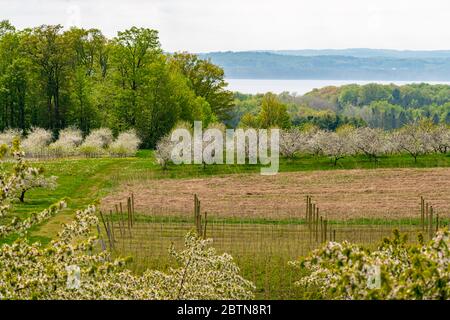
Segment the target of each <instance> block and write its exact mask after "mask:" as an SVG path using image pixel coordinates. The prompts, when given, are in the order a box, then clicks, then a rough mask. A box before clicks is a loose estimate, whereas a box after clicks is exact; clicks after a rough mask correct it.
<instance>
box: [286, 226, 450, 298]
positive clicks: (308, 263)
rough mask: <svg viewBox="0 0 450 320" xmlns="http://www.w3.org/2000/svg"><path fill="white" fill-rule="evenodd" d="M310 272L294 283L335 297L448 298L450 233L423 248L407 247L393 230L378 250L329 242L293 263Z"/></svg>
mask: <svg viewBox="0 0 450 320" xmlns="http://www.w3.org/2000/svg"><path fill="white" fill-rule="evenodd" d="M291 265H293V266H294V267H296V268H299V269H301V270H302V271H307V272H308V273H309V274H308V275H307V276H304V277H302V278H301V279H300V280H299V281H297V282H296V285H298V286H302V287H313V288H315V289H318V290H319V291H320V293H321V295H322V298H328V299H329V298H332V299H449V298H450V233H449V232H448V231H447V230H441V231H438V232H437V234H436V236H435V237H434V238H433V239H432V240H431V241H430V242H429V243H426V244H424V243H423V238H422V237H421V236H419V244H418V245H408V244H407V243H406V237H405V236H401V235H400V233H399V232H398V231H394V237H393V238H392V239H385V240H384V241H383V242H382V243H381V244H380V245H379V247H378V248H377V249H375V250H369V249H367V248H364V247H361V246H359V245H356V244H352V243H349V242H346V241H344V242H342V243H337V242H329V243H327V244H326V245H324V246H323V247H322V248H320V249H317V250H315V251H313V252H312V253H311V254H310V255H309V256H308V257H307V258H305V259H304V260H302V261H295V262H291Z"/></svg>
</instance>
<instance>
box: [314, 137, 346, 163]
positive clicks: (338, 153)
mask: <svg viewBox="0 0 450 320" xmlns="http://www.w3.org/2000/svg"><path fill="white" fill-rule="evenodd" d="M316 139H317V142H316V143H317V144H318V145H319V146H320V150H322V153H323V154H324V155H326V156H328V157H329V158H330V159H331V161H332V162H333V164H334V166H336V165H337V162H338V160H340V159H342V158H344V157H346V156H348V155H351V154H352V151H353V150H352V147H351V144H350V141H349V137H348V135H347V134H345V133H342V134H341V133H337V132H325V133H322V134H320V135H316Z"/></svg>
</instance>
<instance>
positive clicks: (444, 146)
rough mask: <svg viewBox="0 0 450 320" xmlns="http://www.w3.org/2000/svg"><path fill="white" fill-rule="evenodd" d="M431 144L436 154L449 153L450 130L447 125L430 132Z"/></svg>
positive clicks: (436, 127)
mask: <svg viewBox="0 0 450 320" xmlns="http://www.w3.org/2000/svg"><path fill="white" fill-rule="evenodd" d="M430 143H431V148H432V149H433V151H434V152H436V153H437V152H440V153H447V152H448V151H449V150H450V129H449V128H448V127H447V126H445V125H439V126H435V127H433V128H432V129H431V132H430Z"/></svg>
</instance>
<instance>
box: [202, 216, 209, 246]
mask: <svg viewBox="0 0 450 320" xmlns="http://www.w3.org/2000/svg"><path fill="white" fill-rule="evenodd" d="M207 218H208V213H207V212H206V211H205V226H204V228H203V239H205V240H206V225H207V224H208V220H207Z"/></svg>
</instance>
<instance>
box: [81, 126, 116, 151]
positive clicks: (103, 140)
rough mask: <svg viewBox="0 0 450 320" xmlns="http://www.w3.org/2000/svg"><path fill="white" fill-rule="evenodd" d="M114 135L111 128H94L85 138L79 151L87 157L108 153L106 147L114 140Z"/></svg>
mask: <svg viewBox="0 0 450 320" xmlns="http://www.w3.org/2000/svg"><path fill="white" fill-rule="evenodd" d="M112 140H113V135H112V132H111V130H110V129H109V128H99V129H94V130H92V131H91V133H89V135H88V136H87V137H86V139H84V142H83V144H82V145H81V146H80V147H79V148H78V152H79V153H80V154H82V155H84V156H86V157H97V156H99V155H104V154H106V149H105V148H107V147H108V146H109V145H110V144H111V142H112Z"/></svg>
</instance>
